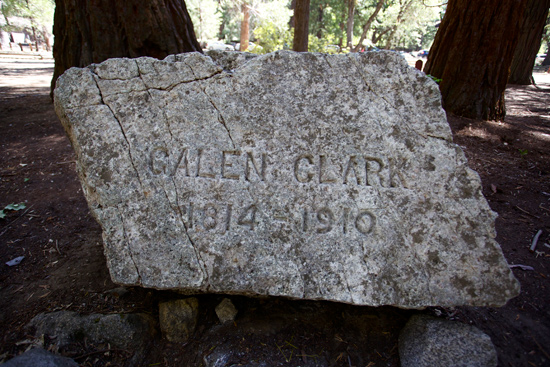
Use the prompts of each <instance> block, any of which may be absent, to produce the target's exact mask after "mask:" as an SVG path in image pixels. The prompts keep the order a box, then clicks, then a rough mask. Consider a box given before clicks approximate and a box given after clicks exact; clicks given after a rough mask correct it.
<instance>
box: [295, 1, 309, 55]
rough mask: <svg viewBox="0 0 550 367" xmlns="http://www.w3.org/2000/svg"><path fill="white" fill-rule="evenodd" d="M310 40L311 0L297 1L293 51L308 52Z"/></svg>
mask: <svg viewBox="0 0 550 367" xmlns="http://www.w3.org/2000/svg"><path fill="white" fill-rule="evenodd" d="M308 38H309V0H296V7H295V8H294V41H293V43H292V49H293V50H294V51H299V52H307V50H308Z"/></svg>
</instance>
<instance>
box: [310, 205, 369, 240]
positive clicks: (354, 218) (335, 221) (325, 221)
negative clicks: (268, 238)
mask: <svg viewBox="0 0 550 367" xmlns="http://www.w3.org/2000/svg"><path fill="white" fill-rule="evenodd" d="M375 225H376V217H375V216H374V214H373V213H372V212H371V211H369V210H365V209H362V210H357V209H356V210H353V209H350V208H343V209H342V210H341V211H340V212H337V211H335V210H334V209H331V208H328V207H322V208H319V209H317V210H313V211H312V210H307V209H304V211H303V216H302V231H303V232H315V233H320V234H323V233H329V232H332V231H339V232H340V233H342V234H347V233H348V232H349V231H350V230H356V231H358V232H359V233H361V234H363V235H365V236H367V235H369V234H370V233H371V232H372V231H373V229H374V227H375Z"/></svg>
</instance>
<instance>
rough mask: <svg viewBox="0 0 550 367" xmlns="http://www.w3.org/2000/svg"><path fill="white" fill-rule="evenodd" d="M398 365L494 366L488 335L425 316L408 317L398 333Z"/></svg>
mask: <svg viewBox="0 0 550 367" xmlns="http://www.w3.org/2000/svg"><path fill="white" fill-rule="evenodd" d="M399 358H400V359H401V367H439V366H441V367H449V366H453V367H495V366H496V365H497V353H496V350H495V347H494V346H493V343H492V342H491V338H490V337H489V336H488V335H486V334H484V333H483V332H482V331H481V330H479V329H478V328H476V327H474V326H470V325H465V324H461V323H458V322H452V321H447V320H443V319H437V318H434V317H430V316H425V315H415V316H413V317H411V319H410V320H409V322H408V323H407V325H406V326H405V328H404V329H403V330H402V331H401V334H400V335H399Z"/></svg>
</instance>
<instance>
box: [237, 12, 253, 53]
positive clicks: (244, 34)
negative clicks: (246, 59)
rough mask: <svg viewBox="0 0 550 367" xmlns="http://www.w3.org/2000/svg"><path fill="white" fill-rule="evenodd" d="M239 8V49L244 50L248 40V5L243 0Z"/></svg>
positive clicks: (246, 48) (246, 47)
mask: <svg viewBox="0 0 550 367" xmlns="http://www.w3.org/2000/svg"><path fill="white" fill-rule="evenodd" d="M241 9H242V12H243V15H242V19H241V37H240V46H239V51H246V50H248V41H249V38H250V6H249V5H248V3H247V2H246V1H245V2H243V3H242V4H241Z"/></svg>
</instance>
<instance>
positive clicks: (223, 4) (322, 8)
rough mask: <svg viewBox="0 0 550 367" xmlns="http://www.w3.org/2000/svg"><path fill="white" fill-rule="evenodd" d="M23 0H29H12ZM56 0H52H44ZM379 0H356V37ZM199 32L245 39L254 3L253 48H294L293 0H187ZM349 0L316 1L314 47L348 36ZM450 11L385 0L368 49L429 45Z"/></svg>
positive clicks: (424, 2) (420, 2) (436, 4)
mask: <svg viewBox="0 0 550 367" xmlns="http://www.w3.org/2000/svg"><path fill="white" fill-rule="evenodd" d="M11 1H12V2H13V1H19V2H21V1H24V0H11ZM41 1H52V0H41ZM379 1H380V0H356V6H355V13H354V31H353V32H354V34H353V36H354V37H353V40H354V42H358V41H359V38H360V35H361V34H362V32H363V27H364V25H365V24H366V23H367V22H368V20H369V18H370V17H371V15H372V14H373V13H374V11H375V9H376V7H377V5H378V3H379ZM186 3H187V7H188V9H189V13H190V15H191V18H192V19H193V24H194V26H195V32H196V34H197V37H198V38H199V39H201V40H207V39H208V40H211V39H215V38H217V39H221V40H224V41H225V42H226V43H228V42H238V40H239V38H240V28H241V18H242V5H243V4H244V3H246V4H248V7H249V8H250V25H249V26H250V39H251V40H252V41H253V42H254V43H256V44H258V45H260V46H262V48H263V49H257V50H255V51H254V52H257V53H260V52H261V53H266V52H272V51H275V50H280V49H284V48H291V47H292V29H291V28H290V26H289V20H290V18H291V16H292V10H290V3H291V0H187V2H186ZM347 4H348V2H347V1H342V0H311V3H310V18H309V22H310V23H309V24H310V26H309V34H310V39H309V50H310V51H313V52H336V51H337V50H339V47H336V46H342V44H343V43H344V41H345V38H346V33H345V32H346V23H347V20H348V19H347V17H348V9H347ZM444 12H445V5H441V1H440V0H385V2H384V4H383V6H382V8H381V10H380V12H379V13H378V14H377V16H376V18H375V20H374V21H373V23H372V25H371V27H370V29H369V30H368V32H367V37H366V39H365V40H364V41H363V46H364V47H365V48H371V47H374V46H376V47H378V48H391V49H406V50H419V49H428V48H429V47H430V45H431V43H432V42H433V39H434V37H435V33H436V31H437V25H438V23H439V22H440V21H441V19H442V17H443V14H444Z"/></svg>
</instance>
